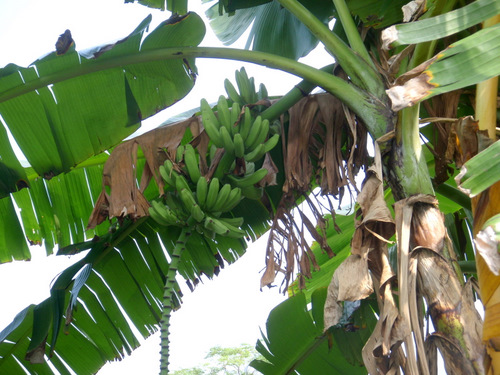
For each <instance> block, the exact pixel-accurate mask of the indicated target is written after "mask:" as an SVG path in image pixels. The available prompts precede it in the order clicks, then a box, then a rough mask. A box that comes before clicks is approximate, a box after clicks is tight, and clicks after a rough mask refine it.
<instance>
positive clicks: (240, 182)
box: [227, 168, 268, 189]
mask: <svg viewBox="0 0 500 375" xmlns="http://www.w3.org/2000/svg"><path fill="white" fill-rule="evenodd" d="M267 173H268V171H267V169H266V168H261V169H259V170H256V171H255V172H254V173H252V174H249V175H246V176H244V177H236V176H233V175H228V176H227V178H228V179H229V181H230V182H231V185H233V186H236V187H239V188H242V189H243V188H245V187H248V186H253V185H255V184H256V183H258V182H259V181H260V180H262V179H263V178H264V177H266V176H267Z"/></svg>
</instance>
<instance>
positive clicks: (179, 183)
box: [175, 174, 191, 192]
mask: <svg viewBox="0 0 500 375" xmlns="http://www.w3.org/2000/svg"><path fill="white" fill-rule="evenodd" d="M175 188H176V189H177V191H178V192H180V191H181V190H182V189H187V190H188V191H191V188H190V187H189V184H188V182H187V180H186V178H185V177H184V176H183V175H181V174H178V175H177V176H175Z"/></svg>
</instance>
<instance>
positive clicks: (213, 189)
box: [205, 177, 219, 211]
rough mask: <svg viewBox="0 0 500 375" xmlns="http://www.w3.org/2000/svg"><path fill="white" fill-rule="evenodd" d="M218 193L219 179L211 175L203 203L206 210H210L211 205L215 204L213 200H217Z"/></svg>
mask: <svg viewBox="0 0 500 375" xmlns="http://www.w3.org/2000/svg"><path fill="white" fill-rule="evenodd" d="M218 195H219V179H218V178H217V177H213V178H212V181H210V185H209V187H208V193H207V199H206V204H205V209H206V211H211V210H212V207H213V206H214V205H215V202H216V201H217V196H218Z"/></svg>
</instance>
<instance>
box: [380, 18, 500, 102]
mask: <svg viewBox="0 0 500 375" xmlns="http://www.w3.org/2000/svg"><path fill="white" fill-rule="evenodd" d="M499 37H500V24H497V25H495V26H492V27H488V28H486V29H482V30H480V31H478V32H477V33H474V34H472V35H471V36H468V37H466V38H464V39H461V40H460V41H458V42H456V43H453V44H452V45H450V46H449V47H448V48H446V49H445V50H444V51H442V52H440V53H438V54H437V55H435V56H434V57H433V58H432V59H430V60H428V61H426V62H425V63H423V64H421V65H420V66H418V67H416V68H415V69H413V70H411V71H409V72H407V73H405V74H403V75H402V76H400V77H399V78H398V80H397V82H396V85H395V86H393V87H391V88H390V89H389V90H387V94H388V95H389V97H390V99H391V101H392V109H393V110H394V111H399V110H401V109H403V108H406V107H409V106H411V105H413V104H415V103H418V102H420V101H422V100H425V99H429V98H431V97H433V96H436V95H439V94H443V93H446V92H450V91H453V90H457V89H460V88H463V87H467V86H470V85H474V84H476V83H479V82H482V81H485V80H487V79H489V78H492V77H495V76H497V75H499V74H500V46H499V44H498V38H499Z"/></svg>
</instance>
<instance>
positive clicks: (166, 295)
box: [160, 218, 195, 375]
mask: <svg viewBox="0 0 500 375" xmlns="http://www.w3.org/2000/svg"><path fill="white" fill-rule="evenodd" d="M194 225H195V222H194V219H192V218H189V219H188V222H187V225H186V226H185V227H183V228H182V231H181V233H180V234H179V238H178V239H177V242H176V245H175V247H174V249H173V251H172V254H171V261H170V265H169V267H168V272H167V276H166V280H165V287H164V288H163V306H162V315H161V321H160V340H161V342H160V347H161V349H160V375H168V364H169V362H168V355H169V353H168V349H169V342H170V341H169V339H168V335H169V333H168V331H169V326H170V313H171V311H172V306H173V301H172V299H173V295H174V285H175V275H176V274H177V268H178V266H179V260H180V258H181V255H182V252H183V251H184V249H185V248H186V243H187V240H188V238H189V236H190V235H191V230H192V228H193V227H194Z"/></svg>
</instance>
